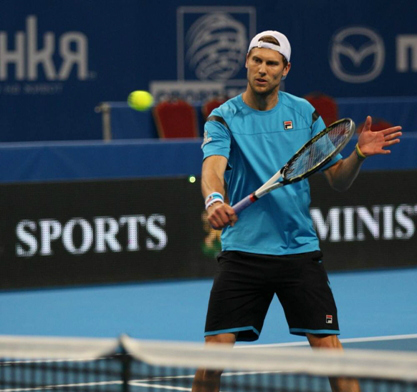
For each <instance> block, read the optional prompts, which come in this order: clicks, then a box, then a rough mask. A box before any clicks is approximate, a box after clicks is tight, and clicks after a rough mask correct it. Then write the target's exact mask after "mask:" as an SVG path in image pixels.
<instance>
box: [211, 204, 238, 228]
mask: <svg viewBox="0 0 417 392" xmlns="http://www.w3.org/2000/svg"><path fill="white" fill-rule="evenodd" d="M207 214H208V216H207V219H208V221H209V223H210V225H211V227H212V228H213V229H215V230H222V229H224V228H225V227H226V226H229V225H230V226H234V224H235V223H236V222H237V220H238V217H237V215H236V214H235V211H234V209H233V208H232V207H230V206H229V204H226V203H220V202H219V203H214V204H212V205H211V206H210V207H209V208H208V209H207Z"/></svg>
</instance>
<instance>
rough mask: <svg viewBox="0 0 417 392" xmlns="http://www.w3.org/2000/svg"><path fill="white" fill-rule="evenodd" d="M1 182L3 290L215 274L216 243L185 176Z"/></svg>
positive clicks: (196, 191)
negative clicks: (80, 180) (145, 178)
mask: <svg viewBox="0 0 417 392" xmlns="http://www.w3.org/2000/svg"><path fill="white" fill-rule="evenodd" d="M0 187H1V191H0V208H1V211H3V214H2V216H1V219H0V252H1V253H0V269H1V275H0V287H1V288H23V287H42V286H61V285H80V284H93V283H110V282H125V281H147V280H155V279H174V278H195V277H204V276H212V275H213V272H214V268H215V264H216V261H215V260H214V256H213V254H214V253H217V251H218V243H217V247H216V238H207V239H206V237H207V235H208V234H209V233H207V232H206V231H205V230H206V229H207V227H205V226H204V225H203V223H202V221H201V216H202V213H203V211H204V207H203V200H202V197H201V194H200V187H199V183H192V182H190V181H189V180H188V178H177V179H172V178H170V179H158V180H156V179H147V180H144V179H141V180H124V181H107V182H106V181H94V182H71V183H68V182H66V183H59V182H57V183H44V184H33V183H32V184H16V185H14V184H13V185H11V184H9V185H1V186H0ZM205 240H206V242H207V244H205Z"/></svg>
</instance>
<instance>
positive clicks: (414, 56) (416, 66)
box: [396, 34, 417, 72]
mask: <svg viewBox="0 0 417 392" xmlns="http://www.w3.org/2000/svg"><path fill="white" fill-rule="evenodd" d="M396 41H397V71H398V72H409V71H410V68H411V71H412V72H417V35H411V34H407V35H397V40H396Z"/></svg>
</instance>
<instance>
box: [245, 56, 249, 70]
mask: <svg viewBox="0 0 417 392" xmlns="http://www.w3.org/2000/svg"><path fill="white" fill-rule="evenodd" d="M248 61H249V53H248V54H247V55H246V61H245V68H246V69H247V68H248Z"/></svg>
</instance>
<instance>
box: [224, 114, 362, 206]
mask: <svg viewBox="0 0 417 392" xmlns="http://www.w3.org/2000/svg"><path fill="white" fill-rule="evenodd" d="M355 129H356V127H355V123H354V122H353V121H352V120H351V119H350V118H344V119H341V120H338V121H336V122H334V123H333V124H331V125H329V126H328V127H327V128H326V129H324V130H323V131H321V132H320V133H318V134H317V135H316V136H314V137H313V138H312V139H311V140H309V141H308V142H307V143H306V144H304V146H302V147H301V148H300V149H299V150H298V151H297V152H296V153H295V154H294V155H293V157H292V158H291V159H290V160H289V161H288V162H287V163H286V164H285V165H284V166H283V167H282V169H281V170H280V171H278V172H277V173H276V174H274V175H273V176H272V177H271V178H270V179H269V180H268V181H267V182H265V184H263V185H262V186H261V187H260V188H259V189H257V190H256V191H255V192H253V193H251V194H250V195H248V196H246V197H245V198H244V199H242V200H241V201H239V202H238V203H236V204H235V205H234V206H232V208H233V209H234V210H235V213H236V214H239V213H240V212H242V211H243V210H244V209H245V208H247V207H249V206H250V205H251V204H253V203H255V201H257V200H258V199H260V198H261V197H262V196H264V195H266V194H267V193H269V192H271V191H273V190H274V189H277V188H280V187H282V186H285V185H288V184H294V183H295V182H298V181H301V180H304V179H305V178H307V177H309V176H311V175H312V174H313V173H315V172H316V171H317V170H320V169H321V168H322V167H323V166H325V165H326V164H327V163H329V162H330V160H331V159H332V158H333V157H334V156H335V155H337V154H338V153H339V152H340V151H341V150H342V149H343V148H344V147H345V146H346V144H347V143H348V141H349V140H350V139H351V137H352V136H353V134H354V133H355Z"/></svg>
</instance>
